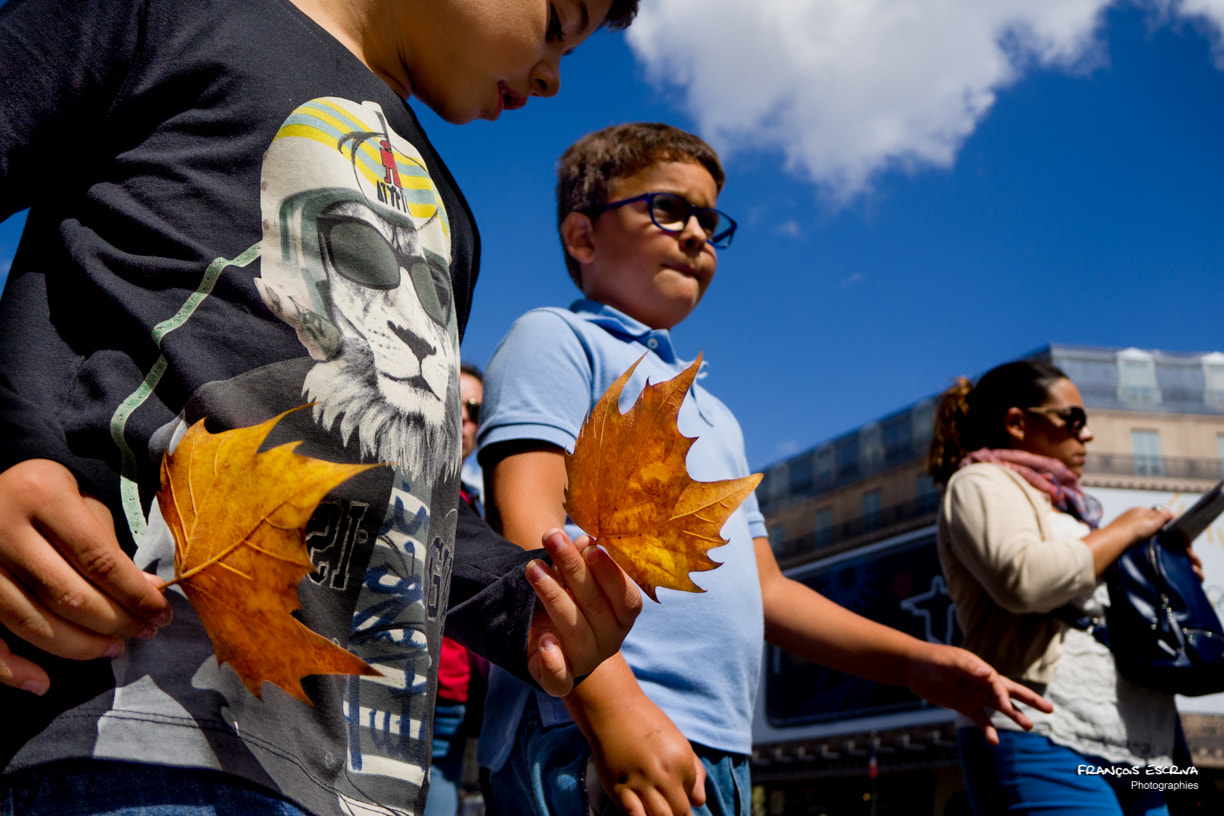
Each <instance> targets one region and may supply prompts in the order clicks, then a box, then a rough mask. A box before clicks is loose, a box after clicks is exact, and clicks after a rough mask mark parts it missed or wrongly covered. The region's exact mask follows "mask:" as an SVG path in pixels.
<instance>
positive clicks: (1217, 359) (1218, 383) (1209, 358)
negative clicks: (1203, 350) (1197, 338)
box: [1203, 351, 1224, 410]
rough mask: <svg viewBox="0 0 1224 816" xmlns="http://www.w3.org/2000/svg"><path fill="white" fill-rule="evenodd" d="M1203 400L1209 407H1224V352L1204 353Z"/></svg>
mask: <svg viewBox="0 0 1224 816" xmlns="http://www.w3.org/2000/svg"><path fill="white" fill-rule="evenodd" d="M1203 402H1205V403H1206V404H1207V407H1208V408H1215V409H1216V410H1222V409H1224V353H1221V352H1218V351H1213V352H1211V353H1210V354H1204V355H1203Z"/></svg>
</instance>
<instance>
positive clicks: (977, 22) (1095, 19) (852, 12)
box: [627, 0, 1224, 202]
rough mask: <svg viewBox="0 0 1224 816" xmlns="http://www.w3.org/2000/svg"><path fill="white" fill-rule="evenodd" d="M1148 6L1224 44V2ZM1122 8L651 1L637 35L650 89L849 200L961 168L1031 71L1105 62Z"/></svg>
mask: <svg viewBox="0 0 1224 816" xmlns="http://www.w3.org/2000/svg"><path fill="white" fill-rule="evenodd" d="M1144 1H1145V0H1139V2H1144ZM1146 2H1148V3H1149V4H1152V5H1154V6H1159V7H1161V8H1163V9H1166V10H1169V11H1171V12H1172V13H1173V14H1174V15H1183V16H1195V17H1197V18H1200V19H1205V20H1207V21H1209V22H1212V23H1213V24H1214V26H1215V28H1213V31H1214V32H1215V33H1216V34H1217V35H1218V34H1219V32H1220V30H1221V28H1220V26H1221V25H1222V24H1224V0H1146ZM1109 5H1111V0H987V1H986V2H983V0H764V1H763V2H762V1H761V0H645V2H644V3H643V6H642V9H641V12H640V13H639V15H638V18H637V21H636V22H635V23H634V24H633V26H632V27H631V28H630V29H629V31H628V33H627V36H628V39H629V43H630V46H631V47H632V48H633V50H634V52H635V53H636V55H637V57H638V58H639V60H640V61H641V62H642V63H643V64H644V66H645V68H646V72H647V75H648V76H649V77H650V78H651V80H652V81H654V82H656V83H658V84H660V85H662V86H665V87H666V86H674V87H675V88H677V89H679V90H680V92H681V93H682V96H683V100H684V104H685V107H686V109H687V110H688V112H689V113H690V114H691V115H692V116H693V117H694V118H695V119H696V121H697V123H698V128H699V130H700V131H701V133H702V134H703V135H705V136H706V137H707V138H709V139H710V140H711V141H713V142H714V143H715V145H716V146H718V147H719V148H720V149H722V150H728V149H731V150H734V149H743V148H757V149H760V148H764V149H776V150H780V151H782V152H783V154H784V155H785V157H786V161H787V165H788V167H789V168H790V169H791V170H793V171H796V172H799V173H802V174H806V175H808V176H809V177H811V178H812V179H813V180H814V181H816V182H817V183H818V184H819V185H820V187H821V188H822V190H823V191H824V192H825V193H826V194H828V195H829V196H830V197H831V198H832V199H833V200H834V201H840V202H844V201H847V200H849V199H851V198H853V197H854V196H856V195H858V194H860V193H862V192H863V191H865V190H867V189H868V188H869V187H870V184H871V181H872V178H873V176H874V175H875V174H876V173H878V172H879V171H881V170H883V169H887V168H892V167H900V168H905V169H915V168H919V167H924V166H935V167H948V166H950V165H951V164H952V161H953V159H954V158H955V156H956V152H957V150H958V149H959V148H960V146H961V144H962V143H963V142H964V140H965V139H966V138H967V137H968V136H969V135H970V134H971V133H972V132H973V131H974V129H975V128H976V127H977V124H978V122H980V121H981V119H982V118H983V117H984V116H985V115H986V114H987V112H988V111H989V110H990V108H991V106H992V105H993V104H994V102H995V96H996V93H997V92H998V91H999V90H1000V89H1001V88H1004V87H1006V86H1007V85H1008V84H1010V83H1012V82H1014V81H1016V79H1018V78H1019V76H1020V75H1021V74H1022V73H1023V72H1024V71H1025V70H1029V69H1031V68H1032V67H1033V66H1073V65H1076V64H1082V63H1083V62H1084V61H1086V60H1087V61H1095V60H1097V59H1099V57H1100V47H1101V46H1100V43H1099V42H1098V38H1097V35H1098V33H1099V32H1098V29H1099V26H1100V25H1101V22H1102V12H1103V11H1104V10H1105V9H1106V8H1107V7H1108V6H1109ZM1216 42H1217V44H1219V39H1218V38H1217V40H1216ZM1217 53H1219V54H1221V59H1222V60H1224V51H1217Z"/></svg>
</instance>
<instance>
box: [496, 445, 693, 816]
mask: <svg viewBox="0 0 1224 816" xmlns="http://www.w3.org/2000/svg"><path fill="white" fill-rule="evenodd" d="M486 473H487V474H488V486H489V491H490V492H489V502H488V507H489V509H490V513H491V514H492V515H493V516H494V517H495V519H496V520H497V524H498V525H499V526H500V527H501V529H502V533H503V534H504V535H505V536H506V538H508V539H510V540H511V541H513V542H515V543H516V544H518V545H519V546H521V547H527V546H532V545H533V543H534V542H535V541H538V540H539V537H540V533H541V527H542V526H544V525H556V524H561V523H564V521H565V510H564V509H563V507H562V503H563V500H564V496H565V485H566V476H565V459H564V456H563V454H562V452H561V449H560V448H557V447H555V446H551V445H544V444H543V443H541V444H540V446H539V447H537V448H536V449H533V450H528V451H522V452H519V453H515V454H513V455H510V456H507V457H505V458H503V459H501V460H500V461H498V462H497V463H496V464H494V465H492V466H491V467H490V468H489V469H488V470H487V471H486ZM601 552H602V551H601ZM605 557H606V554H605ZM565 706H566V708H567V709H568V710H569V712H570V716H572V717H573V718H574V722H575V723H577V725H578V727H579V729H581V730H582V733H583V736H585V737H586V738H587V742H589V743H590V744H591V754H592V757H593V758H594V760H595V768H596V771H597V772H598V773H599V778H600V781H601V783H602V784H603V786H604V789H605V791H607V793H608V795H609V796H610V797H611V798H612V801H613V802H614V803H615V804H616V805H617V806H618V807H619V808H620V809H621V810H622V811H623V812H624V813H626V814H628V816H673V815H675V816H679V815H680V814H688V813H691V812H692V808H691V805H701V804H704V802H705V769H704V767H703V766H702V764H701V760H700V759H699V758H698V757H697V755H696V754H695V753H694V752H693V748H692V746H691V745H690V744H689V742H688V740H687V739H686V738H685V736H684V735H683V734H682V733H680V730H679V729H678V728H676V726H675V724H674V723H672V721H671V720H670V719H669V718H668V717H667V715H666V714H664V713H663V711H662V710H661V709H659V707H658V706H656V705H655V704H654V703H653V702H652V701H651V700H650V698H648V697H647V696H646V695H645V693H644V692H643V691H642V689H641V687H640V686H639V685H638V683H637V679H636V678H635V677H634V676H633V670H632V669H630V668H629V665H628V664H627V663H626V662H625V660H624V658H623V657H621V656H620V655H616V656H614V657H612V658H610V659H608V660H607V661H606V662H604V663H603V664H602V665H600V667H599V668H598V669H596V670H595V672H594V673H593V674H591V676H590V677H588V678H587V679H586V680H585V681H583V683H582V684H581V685H579V686H578V687H577V688H576V689H574V691H573V693H571V694H570V695H568V696H567V697H566V698H565Z"/></svg>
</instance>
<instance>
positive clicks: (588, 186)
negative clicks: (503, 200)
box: [557, 0, 726, 288]
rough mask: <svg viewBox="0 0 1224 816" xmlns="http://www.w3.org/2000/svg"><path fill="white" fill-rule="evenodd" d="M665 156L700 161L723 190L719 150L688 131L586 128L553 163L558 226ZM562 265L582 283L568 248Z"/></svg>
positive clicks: (640, 126)
mask: <svg viewBox="0 0 1224 816" xmlns="http://www.w3.org/2000/svg"><path fill="white" fill-rule="evenodd" d="M628 1H629V0H627V2H628ZM609 19H611V17H610V16H609ZM669 161H680V162H693V163H695V164H700V165H701V166H702V167H704V168H705V169H706V170H707V171H709V173H710V175H711V176H713V178H714V184H715V187H716V189H717V190H718V191H719V192H722V188H723V182H724V181H725V180H726V174H724V173H723V168H722V162H720V161H719V160H718V154H717V153H715V152H714V148H712V147H710V146H709V145H708V144H706V143H705V141H703V140H702V139H701V138H700V137H698V136H694V135H693V134H692V133H689V132H687V131H684V130H681V129H680V128H677V127H673V126H672V125H667V124H663V123H661V122H630V123H628V124H623V125H612V126H611V127H606V128H604V129H602V130H597V131H595V132H594V133H588V134H587V135H586V136H583V137H582V138H581V139H579V140H578V141H576V142H574V143H573V144H572V145H570V146H569V148H568V149H567V150H566V151H565V152H564V153H562V154H561V158H560V160H559V161H558V162H557V226H558V227H560V226H561V222H562V221H564V220H565V217H566V216H567V215H569V214H570V213H572V212H580V213H583V214H584V215H588V216H594V215H595V214H597V213H598V212H599V209H600V208H601V207H602V206H603V205H604V204H607V203H608V188H609V187H610V186H611V184H612V182H613V181H614V180H615V179H619V178H626V177H628V176H632V175H633V174H635V173H639V172H641V171H643V170H645V169H646V168H647V167H650V166H651V165H654V164H659V163H661V162H669ZM562 251H563V252H564V251H565V247H564V246H562ZM565 266H566V268H567V269H568V270H569V275H570V278H571V279H573V281H574V283H575V284H577V285H578V287H579V288H582V277H581V272H580V270H579V268H578V262H577V261H575V260H574V259H573V258H571V257H570V254H569V253H568V252H565Z"/></svg>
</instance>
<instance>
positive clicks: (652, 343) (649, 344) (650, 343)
mask: <svg viewBox="0 0 1224 816" xmlns="http://www.w3.org/2000/svg"><path fill="white" fill-rule="evenodd" d="M658 347H659V338H657V337H651V338H650V339H649V340H647V341H646V348H648V349H657V348H658Z"/></svg>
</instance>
